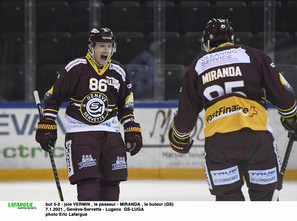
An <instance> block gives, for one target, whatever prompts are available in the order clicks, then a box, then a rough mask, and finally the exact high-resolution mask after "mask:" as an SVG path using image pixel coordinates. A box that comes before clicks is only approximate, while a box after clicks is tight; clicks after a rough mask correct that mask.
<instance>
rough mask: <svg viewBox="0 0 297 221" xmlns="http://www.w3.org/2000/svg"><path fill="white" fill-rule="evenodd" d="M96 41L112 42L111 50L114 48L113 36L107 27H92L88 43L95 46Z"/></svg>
mask: <svg viewBox="0 0 297 221" xmlns="http://www.w3.org/2000/svg"><path fill="white" fill-rule="evenodd" d="M96 42H106V43H112V45H113V52H115V50H116V43H115V37H114V35H113V33H112V31H111V30H110V29H109V28H93V29H92V31H91V32H90V37H89V43H90V44H91V45H92V47H95V45H96Z"/></svg>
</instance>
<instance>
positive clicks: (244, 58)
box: [195, 47, 251, 75]
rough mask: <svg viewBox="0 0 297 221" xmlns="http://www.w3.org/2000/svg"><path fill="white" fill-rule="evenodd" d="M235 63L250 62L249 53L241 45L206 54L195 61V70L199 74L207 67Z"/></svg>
mask: <svg viewBox="0 0 297 221" xmlns="http://www.w3.org/2000/svg"><path fill="white" fill-rule="evenodd" d="M236 63H251V61H250V57H249V55H248V54H247V53H246V51H245V49H243V48H241V47H240V48H231V49H229V50H223V51H218V52H215V53H209V54H206V55H204V56H203V57H201V58H200V59H199V60H198V61H197V63H196V66H195V70H196V71H197V73H198V75H200V74H202V73H203V72H204V71H206V70H208V69H211V68H215V67H219V66H222V65H230V64H236Z"/></svg>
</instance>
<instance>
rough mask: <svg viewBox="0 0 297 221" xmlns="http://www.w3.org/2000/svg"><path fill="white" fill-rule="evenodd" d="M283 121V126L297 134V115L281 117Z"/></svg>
mask: <svg viewBox="0 0 297 221" xmlns="http://www.w3.org/2000/svg"><path fill="white" fill-rule="evenodd" d="M280 120H281V123H282V125H283V127H284V128H285V129H286V130H288V131H293V132H294V133H295V134H297V116H296V115H294V116H293V117H291V118H284V117H281V118H280Z"/></svg>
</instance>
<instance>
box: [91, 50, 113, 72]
mask: <svg viewBox="0 0 297 221" xmlns="http://www.w3.org/2000/svg"><path fill="white" fill-rule="evenodd" d="M86 59H87V60H88V61H89V62H90V64H91V65H92V67H93V68H94V70H95V71H96V72H97V74H99V75H102V74H104V72H105V71H106V70H107V69H108V67H109V65H110V62H111V59H110V60H109V61H108V62H107V64H106V65H104V66H103V67H102V68H101V69H98V68H97V65H96V64H95V62H94V61H93V59H92V57H91V54H90V53H89V52H88V53H87V55H86Z"/></svg>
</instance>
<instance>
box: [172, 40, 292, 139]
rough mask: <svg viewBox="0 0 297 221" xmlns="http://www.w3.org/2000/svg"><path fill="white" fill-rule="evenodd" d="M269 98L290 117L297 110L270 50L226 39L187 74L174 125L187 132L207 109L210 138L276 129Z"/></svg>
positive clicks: (206, 119)
mask: <svg viewBox="0 0 297 221" xmlns="http://www.w3.org/2000/svg"><path fill="white" fill-rule="evenodd" d="M266 100H269V101H270V102H271V103H272V104H273V105H275V106H276V107H277V109H278V111H279V114H280V115H281V116H283V117H285V118H288V117H291V116H293V115H294V114H295V113H296V102H295V97H294V94H293V91H292V88H291V87H290V85H289V84H288V83H287V82H286V80H285V79H284V77H283V76H282V75H281V74H280V73H279V72H278V71H277V69H276V68H275V66H274V64H273V63H272V61H271V59H270V58H269V57H268V56H267V55H265V53H264V52H262V51H260V50H257V49H254V48H250V47H246V46H242V45H233V44H231V43H225V44H222V45H220V47H218V48H215V49H213V50H211V51H210V52H209V53H207V54H206V55H204V56H202V57H201V58H200V59H198V60H197V62H196V63H194V64H193V65H192V66H191V67H190V68H189V69H188V71H187V72H186V74H185V77H184V81H183V85H182V90H181V92H180V94H179V101H178V113H177V115H176V116H175V118H174V126H175V129H176V130H177V132H179V134H180V135H181V136H182V135H183V136H184V134H186V133H189V132H190V131H191V130H192V129H193V127H194V126H195V124H196V119H197V116H198V114H199V112H201V111H202V109H205V117H204V120H205V125H206V126H205V130H204V134H205V137H209V136H212V135H213V134H215V133H216V132H218V133H227V132H232V131H237V130H240V129H242V128H250V129H252V130H268V131H270V127H269V125H268V116H267V107H266Z"/></svg>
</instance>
